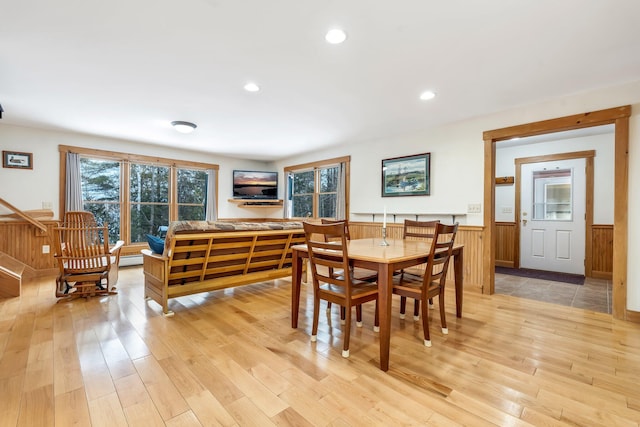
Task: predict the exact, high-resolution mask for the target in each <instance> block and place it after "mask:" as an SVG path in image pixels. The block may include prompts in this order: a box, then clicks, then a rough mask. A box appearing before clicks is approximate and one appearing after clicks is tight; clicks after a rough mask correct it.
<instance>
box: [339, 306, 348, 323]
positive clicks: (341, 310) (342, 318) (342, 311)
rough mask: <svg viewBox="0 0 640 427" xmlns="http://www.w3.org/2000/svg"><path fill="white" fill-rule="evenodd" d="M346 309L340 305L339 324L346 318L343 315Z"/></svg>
mask: <svg viewBox="0 0 640 427" xmlns="http://www.w3.org/2000/svg"><path fill="white" fill-rule="evenodd" d="M346 312H347V310H346V309H345V308H344V307H343V306H340V324H341V325H344V324H345V322H346V320H345V315H346Z"/></svg>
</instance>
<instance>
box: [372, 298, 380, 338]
mask: <svg viewBox="0 0 640 427" xmlns="http://www.w3.org/2000/svg"><path fill="white" fill-rule="evenodd" d="M373 332H380V314H379V312H378V300H376V312H375V314H374V318H373Z"/></svg>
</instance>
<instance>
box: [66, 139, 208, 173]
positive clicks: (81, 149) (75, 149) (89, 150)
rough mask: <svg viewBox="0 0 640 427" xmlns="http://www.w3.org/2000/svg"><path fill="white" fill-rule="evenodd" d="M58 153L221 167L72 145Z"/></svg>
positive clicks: (190, 165) (171, 164) (175, 164)
mask: <svg viewBox="0 0 640 427" xmlns="http://www.w3.org/2000/svg"><path fill="white" fill-rule="evenodd" d="M58 151H59V152H60V153H61V155H62V156H64V154H65V153H77V154H84V155H86V156H92V157H104V158H107V159H120V160H127V161H130V162H144V163H160V164H162V165H169V166H180V167H195V168H202V169H213V170H219V169H220V166H219V165H216V164H213V163H202V162H193V161H190V160H176V159H166V158H163V157H154V156H145V155H142V154H129V153H121V152H118V151H107V150H99V149H97V148H84V147H74V146H71V145H58Z"/></svg>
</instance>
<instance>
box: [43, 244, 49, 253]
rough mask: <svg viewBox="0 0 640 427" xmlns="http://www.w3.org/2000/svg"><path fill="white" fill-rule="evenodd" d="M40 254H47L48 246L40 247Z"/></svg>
mask: <svg viewBox="0 0 640 427" xmlns="http://www.w3.org/2000/svg"><path fill="white" fill-rule="evenodd" d="M42 253H43V254H48V253H49V245H42Z"/></svg>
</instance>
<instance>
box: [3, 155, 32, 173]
mask: <svg viewBox="0 0 640 427" xmlns="http://www.w3.org/2000/svg"><path fill="white" fill-rule="evenodd" d="M2 167H3V168H18V169H33V154H31V153H19V152H17V151H2Z"/></svg>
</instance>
